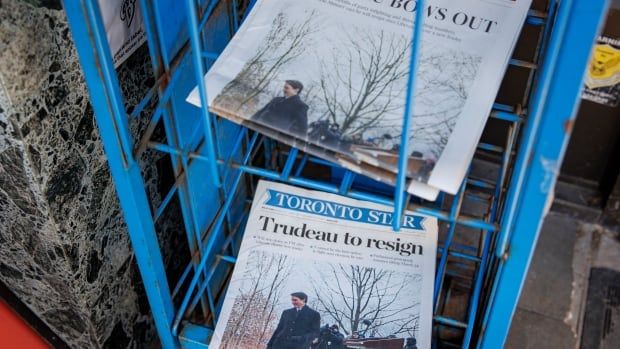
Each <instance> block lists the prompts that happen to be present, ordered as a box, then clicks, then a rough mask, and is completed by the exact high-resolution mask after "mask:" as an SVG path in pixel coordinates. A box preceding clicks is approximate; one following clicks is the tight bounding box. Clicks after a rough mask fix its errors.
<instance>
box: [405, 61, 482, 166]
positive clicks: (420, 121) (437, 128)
mask: <svg viewBox="0 0 620 349" xmlns="http://www.w3.org/2000/svg"><path fill="white" fill-rule="evenodd" d="M423 52H424V54H423V55H422V58H421V60H420V65H419V68H418V73H417V74H416V86H415V95H414V102H415V104H414V106H413V108H414V110H413V117H412V127H411V130H410V131H409V137H410V140H411V144H424V145H426V147H427V149H428V150H427V152H428V153H430V154H432V155H433V156H434V157H435V158H436V159H438V158H439V157H440V155H441V152H442V151H443V149H444V148H445V146H446V144H447V143H448V140H449V139H450V135H451V134H452V130H453V129H454V126H455V124H456V121H457V120H458V117H459V116H460V114H461V112H462V110H463V107H464V106H465V103H466V101H467V97H468V95H469V87H470V86H471V83H472V82H473V81H474V79H475V77H476V74H477V72H478V67H479V65H480V62H481V58H480V57H479V56H475V55H471V54H468V53H466V52H463V51H455V50H442V49H428V50H424V51H423ZM399 134H400V132H399ZM397 137H400V135H397Z"/></svg>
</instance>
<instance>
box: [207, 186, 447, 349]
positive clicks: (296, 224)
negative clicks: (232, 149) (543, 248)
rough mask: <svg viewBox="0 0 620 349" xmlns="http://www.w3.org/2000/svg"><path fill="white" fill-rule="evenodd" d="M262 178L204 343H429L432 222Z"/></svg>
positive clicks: (253, 346)
mask: <svg viewBox="0 0 620 349" xmlns="http://www.w3.org/2000/svg"><path fill="white" fill-rule="evenodd" d="M391 219H392V218H391V209H390V208H389V207H387V206H381V205H376V204H371V203H368V202H363V201H358V200H353V199H349V198H345V197H342V196H338V195H333V194H326V193H322V192H316V191H310V190H303V189H299V188H296V187H292V186H288V185H283V184H276V183H272V182H266V181H261V182H260V183H259V185H258V188H257V190H256V194H255V197H254V202H253V204H252V210H251V212H250V216H249V218H248V223H247V227H246V229H245V233H244V237H243V241H242V243H241V247H240V251H239V255H238V259H237V263H236V265H235V269H234V271H233V274H232V278H231V281H230V285H229V287H228V291H227V294H226V297H225V300H224V303H223V306H222V310H221V313H220V316H219V319H218V322H217V326H216V328H215V332H214V334H213V336H212V339H211V342H210V344H209V348H213V349H218V348H222V349H223V348H226V349H259V348H260V349H262V348H270V349H281V348H290V349H293V348H294V349H297V348H298V349H307V348H310V347H312V348H345V346H346V347H349V348H364V347H368V348H413V347H414V344H415V343H417V344H415V345H417V348H430V340H431V326H432V312H433V310H432V308H433V307H432V304H433V280H434V276H435V257H436V248H437V220H436V219H435V218H431V217H426V216H420V215H414V214H411V213H409V214H407V216H406V217H405V221H404V228H403V230H402V231H401V232H400V233H394V232H392V231H391V227H390V224H391Z"/></svg>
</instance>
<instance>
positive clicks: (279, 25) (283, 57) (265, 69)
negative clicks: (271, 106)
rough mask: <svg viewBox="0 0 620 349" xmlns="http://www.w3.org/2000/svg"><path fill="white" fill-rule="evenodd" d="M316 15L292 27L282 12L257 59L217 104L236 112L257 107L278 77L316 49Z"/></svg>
mask: <svg viewBox="0 0 620 349" xmlns="http://www.w3.org/2000/svg"><path fill="white" fill-rule="evenodd" d="M316 15H317V14H316V11H312V12H310V13H308V15H307V16H306V19H305V20H304V21H303V22H301V23H299V22H295V23H290V21H289V20H288V19H287V16H286V14H285V13H283V12H280V13H279V14H278V15H277V16H276V18H275V20H274V23H273V25H272V27H271V30H270V31H269V33H268V34H267V36H266V37H265V39H264V40H263V42H262V43H261V45H260V46H259V47H258V49H257V50H256V53H255V54H254V56H252V58H251V59H250V60H249V61H248V62H247V63H246V64H245V65H244V67H243V69H242V70H241V71H240V72H239V74H238V75H237V76H236V77H235V78H234V79H233V80H232V81H230V82H229V83H228V84H227V85H226V86H225V87H224V89H223V91H222V93H221V94H220V95H219V96H218V97H217V98H216V100H215V104H216V105H218V106H219V108H223V109H227V110H229V111H232V112H238V111H239V110H241V109H242V108H244V107H245V106H246V105H247V104H253V105H256V104H257V103H258V101H257V97H258V96H259V95H260V94H262V93H264V92H266V91H267V90H268V88H269V84H270V83H271V82H272V81H273V80H274V78H275V77H277V76H278V73H279V72H280V71H281V70H282V69H283V68H284V67H285V66H287V65H289V64H291V63H292V62H294V61H295V59H296V58H298V57H299V56H301V55H302V54H304V53H305V52H306V51H307V49H308V48H309V47H311V46H312V40H311V34H312V33H314V32H315V31H316V26H315V24H314V21H315V20H316Z"/></svg>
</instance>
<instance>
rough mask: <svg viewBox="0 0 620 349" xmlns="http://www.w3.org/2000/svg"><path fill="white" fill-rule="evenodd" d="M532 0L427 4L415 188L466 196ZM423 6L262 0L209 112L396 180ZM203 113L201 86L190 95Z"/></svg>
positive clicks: (413, 140) (416, 114)
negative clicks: (417, 17)
mask: <svg viewBox="0 0 620 349" xmlns="http://www.w3.org/2000/svg"><path fill="white" fill-rule="evenodd" d="M530 3H531V0H461V1H449V0H431V1H428V2H427V5H426V8H425V9H424V11H425V14H426V16H425V19H424V30H423V35H422V44H421V51H420V52H421V56H420V64H419V68H418V70H417V72H416V76H415V80H416V83H415V90H414V99H413V102H414V104H413V112H412V115H410V116H408V117H411V129H410V130H408V131H407V134H408V137H409V139H410V141H409V143H410V146H409V151H408V156H409V163H408V167H407V177H408V179H409V186H408V191H409V192H410V193H412V194H414V195H417V196H420V197H423V198H425V199H427V200H434V199H435V198H436V197H437V194H438V193H439V191H440V190H441V191H445V192H448V193H451V194H455V193H456V191H457V190H458V187H459V185H460V184H461V182H462V180H463V177H464V176H465V172H466V170H467V167H468V165H469V163H470V162H471V159H472V157H473V154H474V151H475V148H476V145H477V143H478V140H479V138H480V136H481V134H482V131H483V128H484V125H485V123H486V120H487V117H488V116H489V114H490V111H491V108H492V105H493V101H494V99H495V96H496V94H497V91H498V89H499V86H500V82H501V80H502V78H503V75H504V72H505V70H506V68H507V65H508V61H509V58H510V56H511V52H512V50H513V48H514V46H515V43H516V41H517V38H518V36H519V33H520V30H521V28H522V26H523V23H524V21H525V17H526V15H527V11H528V9H529V6H530ZM416 6H417V5H416V1H360V0H358V1H352V0H305V1H296V0H259V1H257V2H256V4H255V5H254V8H253V9H252V11H251V13H250V14H249V16H248V17H247V19H246V20H245V22H244V23H243V25H242V27H241V28H240V30H239V32H238V33H237V34H236V35H235V37H234V38H233V39H232V41H231V42H230V44H229V45H228V46H227V48H226V49H225V50H224V52H223V53H222V55H221V56H220V57H219V59H218V60H217V62H216V63H215V64H214V66H213V67H212V69H211V70H210V71H209V72H208V73H207V75H206V76H205V84H206V87H207V95H208V98H209V100H208V104H209V105H208V106H209V109H210V110H211V111H212V112H214V113H216V114H218V115H221V116H223V117H225V118H228V119H230V120H233V121H235V122H237V123H240V124H242V125H245V126H247V127H249V128H251V129H254V130H256V131H259V132H262V133H264V134H266V135H268V136H270V137H272V138H275V139H278V140H280V141H282V142H284V143H287V144H289V145H291V146H295V147H297V148H299V149H301V150H304V151H306V152H308V153H310V154H313V155H316V156H319V157H322V158H325V159H327V160H331V161H334V162H337V163H340V164H342V165H343V166H345V167H347V168H349V169H351V170H353V171H356V172H359V173H362V174H365V175H368V176H370V177H371V178H373V179H376V180H379V181H383V182H387V183H394V182H395V178H396V173H397V159H398V154H399V149H400V140H401V135H402V132H403V130H402V124H403V115H404V105H405V94H406V92H407V78H408V74H409V62H410V54H411V39H412V32H413V30H412V28H413V24H414V12H415V11H417V8H416ZM188 101H189V102H190V103H192V104H195V105H197V106H200V104H201V103H200V97H199V94H198V90H197V89H194V90H193V91H192V93H191V94H190V95H189V97H188Z"/></svg>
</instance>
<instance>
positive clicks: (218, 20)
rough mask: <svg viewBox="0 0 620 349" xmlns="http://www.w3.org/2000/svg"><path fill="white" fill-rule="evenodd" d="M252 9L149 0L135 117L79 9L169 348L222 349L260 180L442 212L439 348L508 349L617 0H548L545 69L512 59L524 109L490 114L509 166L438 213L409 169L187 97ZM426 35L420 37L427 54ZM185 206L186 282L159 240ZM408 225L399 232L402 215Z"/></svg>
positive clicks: (542, 16) (440, 204) (118, 180)
mask: <svg viewBox="0 0 620 349" xmlns="http://www.w3.org/2000/svg"><path fill="white" fill-rule="evenodd" d="M253 3H254V1H243V0H211V1H204V0H198V1H195V0H187V1H183V2H180V1H171V0H161V1H153V0H141V1H140V7H141V9H140V10H141V11H142V17H143V18H144V22H145V23H144V24H145V30H146V34H147V42H148V48H149V53H150V58H151V65H152V71H153V76H154V78H155V80H154V81H155V83H154V86H153V87H152V88H151V90H150V91H148V92H147V93H146V94H145V96H144V97H143V98H142V99H141V101H140V102H139V103H137V104H136V105H135V106H133V107H132V108H131V109H129V106H128V105H126V103H125V100H124V98H123V95H122V93H121V89H120V85H119V81H118V77H117V74H116V71H115V69H114V65H113V62H112V58H111V54H110V50H109V47H108V44H107V40H106V34H105V29H104V25H103V22H102V19H101V13H100V9H99V7H98V5H97V2H96V1H94V0H81V1H80V0H65V1H64V8H65V11H66V13H67V17H68V19H69V23H70V27H71V31H72V34H73V38H74V41H75V43H76V46H77V50H78V53H79V57H80V62H81V65H82V68H83V72H84V75H85V78H86V83H87V85H88V88H89V92H90V96H91V102H92V105H93V109H94V110H95V117H96V120H97V124H98V127H99V130H100V133H101V138H102V141H103V144H104V148H105V151H106V154H107V156H108V162H109V165H110V169H111V173H112V177H113V179H114V183H115V186H116V189H117V193H118V197H119V200H120V203H121V207H122V209H123V212H124V216H125V219H126V222H127V226H128V230H129V234H130V238H131V241H132V245H133V248H134V252H135V257H136V261H137V264H138V266H139V269H140V272H141V275H142V279H143V283H144V286H145V289H146V293H147V297H148V300H149V303H150V307H151V310H152V313H153V318H154V322H155V325H156V328H157V332H158V335H159V338H160V340H161V344H162V346H163V347H164V348H175V347H184V348H207V347H208V337H209V334H210V331H211V329H212V328H213V326H214V323H215V321H217V316H218V309H219V308H218V307H219V306H220V305H221V301H222V300H223V296H224V294H225V289H226V281H227V276H228V274H229V272H230V270H231V269H232V267H233V266H234V263H235V252H236V251H237V249H238V242H239V241H240V236H239V235H241V232H243V229H244V220H245V218H246V216H247V210H248V207H249V206H248V204H247V203H248V201H249V200H250V199H251V197H252V188H253V182H254V179H255V178H257V177H260V178H267V179H270V180H274V181H280V182H284V183H288V184H293V185H297V186H301V187H306V188H310V189H317V190H323V191H326V192H330V193H337V194H341V195H345V196H349V197H352V198H357V199H364V200H369V201H372V202H377V203H382V204H388V205H390V206H393V207H394V217H401V216H402V214H403V211H404V209H405V208H407V209H411V210H414V211H418V212H421V213H424V214H428V215H432V216H435V217H437V218H438V219H439V220H440V222H442V229H441V228H440V230H442V231H443V233H442V235H440V241H439V246H440V248H439V249H438V263H437V270H436V281H435V297H434V298H435V299H434V301H435V312H434V317H433V319H434V342H435V343H436V344H437V346H438V347H462V348H469V347H481V348H497V347H501V346H502V344H503V343H504V342H505V339H506V336H507V333H508V329H509V327H510V322H511V319H512V315H513V314H514V311H515V308H516V304H517V301H518V297H519V294H520V292H521V288H522V286H523V282H524V280H525V275H526V272H527V269H528V265H529V262H530V259H531V256H532V253H533V250H534V247H535V245H536V240H537V237H538V231H539V228H540V223H541V220H542V217H543V216H544V214H545V213H546V210H547V209H548V206H549V202H550V200H551V198H552V193H553V187H554V183H555V178H556V176H557V171H558V169H559V164H560V163H561V158H562V154H563V150H564V145H565V141H566V140H567V137H568V135H569V133H570V128H571V127H570V125H571V124H572V118H573V117H574V111H575V108H576V105H577V102H578V100H579V91H580V88H581V83H582V78H583V72H584V70H585V66H586V62H587V60H588V58H589V52H590V47H591V44H592V42H593V40H594V38H595V36H596V34H597V31H598V29H599V25H600V22H601V19H602V16H603V14H604V13H605V11H606V8H607V6H608V2H607V1H603V0H598V1H586V0H572V1H571V0H561V1H553V0H550V1H548V2H544V1H535V2H534V4H535V5H536V4H538V5H540V3H543V5H542V6H541V8H542V10H532V11H530V14H529V15H528V18H527V22H526V23H527V24H526V28H528V27H532V28H538V29H536V30H537V32H538V33H539V34H537V35H538V40H537V44H536V47H535V50H534V55H533V60H532V61H523V60H519V59H513V60H511V62H510V64H511V66H513V67H519V68H520V69H526V70H527V71H528V73H527V82H526V84H525V86H524V87H523V90H522V91H520V93H521V102H520V103H518V104H519V105H520V106H512V105H506V104H500V103H497V104H496V105H495V106H494V111H493V113H492V115H491V118H493V119H495V120H499V121H501V123H502V124H503V125H505V131H506V132H505V134H504V135H503V141H502V144H501V145H499V146H498V145H497V144H484V143H481V144H479V146H478V153H479V154H478V155H480V156H477V157H484V158H486V159H489V158H491V159H494V160H496V164H497V166H495V167H493V166H491V168H492V169H491V170H488V171H485V170H484V168H485V167H484V165H483V166H482V170H481V169H480V168H477V166H473V167H472V169H471V171H470V172H469V175H468V176H467V178H466V179H465V180H464V181H463V183H462V185H461V187H460V190H459V191H458V193H457V195H455V196H449V195H441V196H440V198H439V199H438V200H437V202H436V203H427V202H420V201H416V200H415V199H413V198H411V197H409V196H407V195H406V194H405V193H406V191H405V189H406V188H405V182H404V180H405V175H404V171H403V169H404V167H405V162H404V161H402V162H401V163H400V167H399V168H400V169H401V171H400V172H399V177H398V182H397V185H396V187H395V188H393V187H387V186H385V185H383V186H381V185H376V184H374V183H372V182H370V181H368V180H366V179H364V178H361V176H359V175H356V174H354V173H352V172H350V171H347V170H344V169H342V168H340V167H338V166H337V165H335V164H332V163H329V162H326V161H324V160H321V159H317V158H314V157H312V156H308V155H306V154H303V153H302V152H300V151H298V150H297V149H295V148H285V147H280V146H279V145H278V144H277V142H275V141H273V140H271V139H268V138H266V137H264V136H262V135H260V134H257V133H252V132H250V131H248V130H247V129H245V128H243V127H240V126H236V125H233V124H231V123H229V122H227V121H225V120H222V119H219V118H218V117H216V116H215V115H212V114H210V113H209V112H208V111H207V110H206V109H204V108H203V109H198V108H195V107H192V106H189V105H187V103H185V101H184V99H185V97H186V96H187V93H188V92H189V90H190V89H191V88H193V87H194V86H195V85H196V83H198V84H199V87H200V88H201V89H202V93H203V96H202V98H203V100H206V96H204V86H201V85H202V81H203V80H202V77H203V76H204V73H205V71H206V68H207V67H208V66H209V64H211V63H212V62H213V61H214V59H215V58H216V57H217V56H218V53H219V52H221V50H222V49H223V48H224V47H225V46H226V44H227V43H228V41H229V40H230V37H231V35H232V33H234V32H235V31H236V30H237V29H238V27H239V21H241V20H242V19H243V16H244V14H245V13H247V11H248V10H249V9H250V8H251V7H252V5H253ZM420 3H423V1H418V4H420ZM412 15H413V14H412ZM524 30H525V29H524ZM417 40H419V35H414V43H413V49H414V53H413V56H415V54H416V52H415V51H416V50H415V47H417V44H416V43H417ZM413 80H414V79H412V81H413ZM410 88H411V86H410ZM203 105H205V104H203ZM128 109H129V111H128ZM135 118H147V121H148V126H147V127H145V130H144V132H141V133H140V135H139V136H136V135H135V134H134V133H133V132H132V130H131V128H130V127H129V125H130V122H131V121H132V119H135ZM404 119H405V120H407V118H404ZM404 126H405V127H406V126H407V124H405V125H404ZM158 127H163V129H164V133H165V137H164V138H163V140H162V139H159V140H155V138H154V137H153V134H154V131H155V130H156V129H157V128H158ZM406 148H407V147H406V146H403V147H401V149H406ZM152 151H155V152H160V153H162V154H165V156H168V157H169V159H170V163H171V167H172V171H173V172H174V175H175V180H174V184H173V185H171V186H170V188H169V189H168V192H167V194H166V195H164V196H163V197H162V198H161V200H158V202H152V200H150V199H149V197H148V195H147V192H146V189H145V178H144V177H143V173H142V172H141V168H142V166H144V163H143V160H141V159H142V157H141V155H143V154H144V153H145V152H152ZM401 155H402V154H401ZM401 158H404V157H403V156H401ZM484 163H486V162H484ZM317 167H319V168H321V169H322V170H321V171H320V172H321V176H320V178H319V177H318V176H316V172H317V171H316V168H317ZM311 168H315V171H311V170H309V169H311ZM326 169H327V171H326ZM483 172H484V173H487V174H488V173H491V174H492V175H490V176H488V175H487V176H485V175H480V173H483ZM311 173H314V174H313V175H311ZM171 202H177V203H178V206H179V207H180V215H181V216H182V219H183V223H184V231H180V232H178V234H179V237H178V238H179V239H186V244H187V249H184V250H179V251H172V253H173V254H174V258H175V259H176V260H178V261H186V262H187V265H186V266H185V267H184V269H182V270H181V272H180V273H179V275H177V276H176V277H170V275H167V272H169V270H166V268H165V266H164V259H163V257H162V256H163V253H164V252H166V251H162V250H161V249H160V244H159V241H158V231H157V222H158V220H161V219H166V217H167V215H166V210H168V209H170V205H171ZM472 207H473V208H472ZM476 207H477V208H476ZM393 221H394V224H393V225H394V226H393V228H394V230H396V231H397V230H398V229H399V227H400V220H399V219H394V220H393ZM472 240H474V242H475V243H473V244H472V243H471V241H472ZM463 241H465V242H463ZM467 241H469V242H470V243H467ZM167 253H170V252H167ZM173 282H174V283H176V284H172V283H173ZM459 310H460V311H459Z"/></svg>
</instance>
